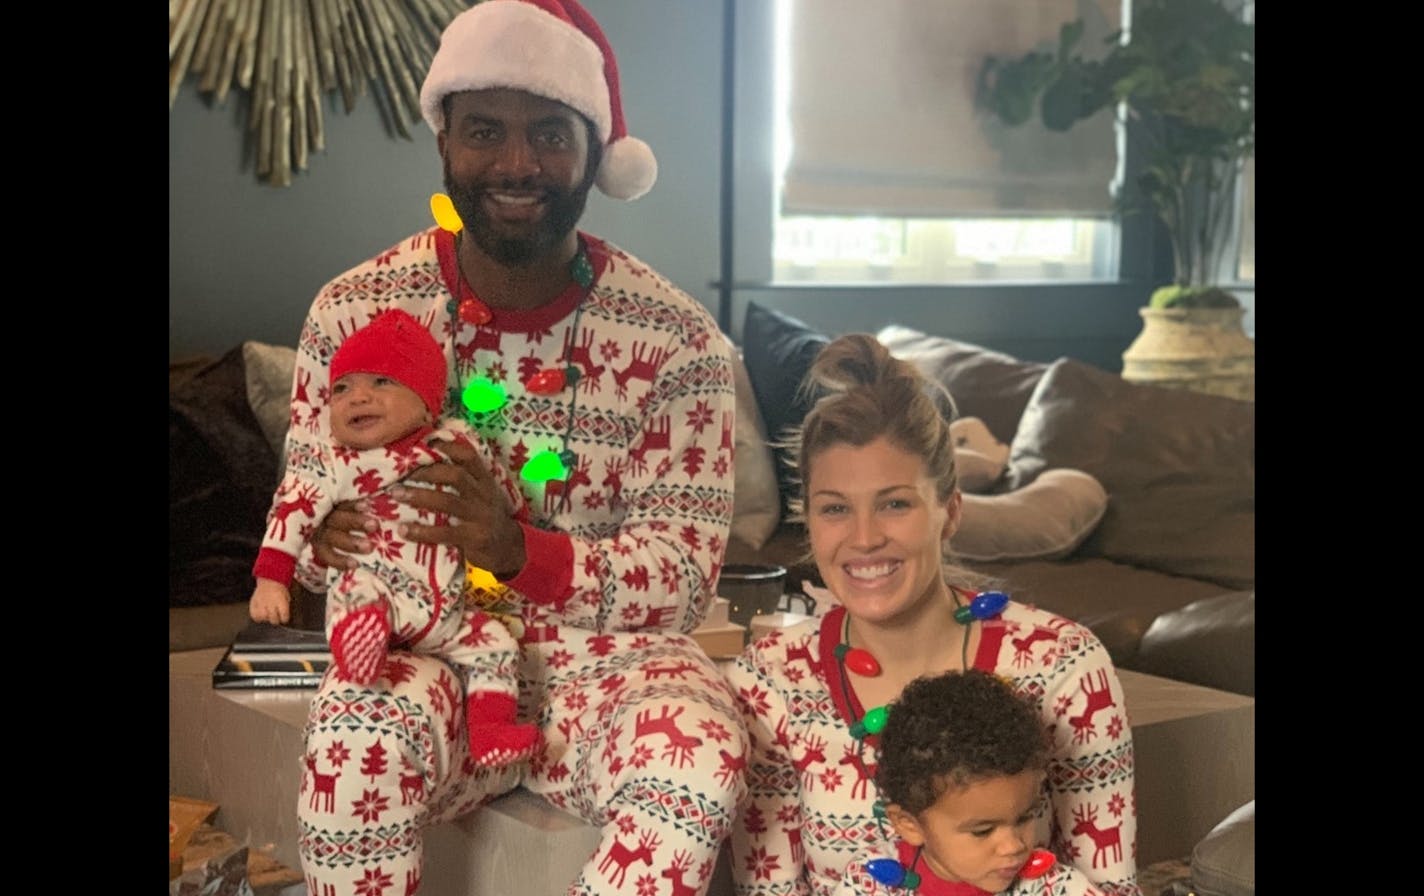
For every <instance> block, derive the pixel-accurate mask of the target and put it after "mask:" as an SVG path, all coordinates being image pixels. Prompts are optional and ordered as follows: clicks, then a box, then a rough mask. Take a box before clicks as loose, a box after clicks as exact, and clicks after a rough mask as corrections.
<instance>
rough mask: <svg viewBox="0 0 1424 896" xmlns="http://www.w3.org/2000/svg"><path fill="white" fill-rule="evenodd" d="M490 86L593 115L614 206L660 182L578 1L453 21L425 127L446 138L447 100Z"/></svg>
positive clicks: (603, 186) (482, 11)
mask: <svg viewBox="0 0 1424 896" xmlns="http://www.w3.org/2000/svg"><path fill="white" fill-rule="evenodd" d="M488 87H508V88H512V89H516V90H525V91H528V92H529V93H534V94H538V95H539V96H543V97H548V98H549V99H552V100H557V101H559V102H561V103H563V104H564V105H566V106H568V107H569V108H571V109H574V110H575V111H577V112H579V113H581V114H583V115H585V116H587V117H588V119H589V120H590V121H592V122H593V124H594V128H595V129H596V130H597V131H598V136H599V139H601V140H602V141H603V143H604V147H603V161H602V162H601V163H600V164H599V167H598V174H597V177H596V178H595V181H594V182H595V183H596V184H597V185H598V188H599V189H600V190H602V191H603V192H604V193H606V194H607V195H609V196H611V197H613V198H614V199H637V198H638V197H639V196H642V195H643V194H644V193H646V192H648V190H650V189H652V187H653V183H654V182H656V181H657V179H658V162H657V159H656V158H655V157H654V156H653V151H652V149H651V148H649V146H648V144H646V143H644V142H643V141H642V140H639V139H637V138H636V137H630V136H629V135H628V125H627V122H626V121H625V119H624V117H623V101H622V97H621V96H620V91H619V87H618V62H617V60H616V59H615V58H614V55H613V48H612V47H611V46H609V44H608V40H607V38H605V37H604V35H603V29H601V28H599V27H598V23H597V22H596V21H594V18H593V16H591V15H589V13H588V11H587V10H585V9H584V8H583V7H582V6H580V5H579V3H578V2H577V0H483V2H481V3H477V4H475V5H474V6H472V7H470V8H469V9H467V10H465V11H464V12H462V13H460V14H459V15H457V16H456V17H455V18H454V19H452V20H451V22H450V24H449V25H448V26H446V28H445V32H444V33H443V34H442V35H441V36H440V47H439V49H437V50H436V51H435V58H434V59H433V60H431V63H430V71H429V72H428V73H427V74H426V76H425V83H424V85H422V87H421V88H420V110H421V113H422V114H423V115H424V116H425V121H426V123H427V124H428V125H430V129H431V130H432V131H435V132H436V133H437V134H438V133H440V131H442V130H443V129H444V127H445V113H444V110H443V109H442V108H441V100H443V99H444V97H445V95H446V94H449V93H455V92H457V91H461V90H482V89H484V88H488Z"/></svg>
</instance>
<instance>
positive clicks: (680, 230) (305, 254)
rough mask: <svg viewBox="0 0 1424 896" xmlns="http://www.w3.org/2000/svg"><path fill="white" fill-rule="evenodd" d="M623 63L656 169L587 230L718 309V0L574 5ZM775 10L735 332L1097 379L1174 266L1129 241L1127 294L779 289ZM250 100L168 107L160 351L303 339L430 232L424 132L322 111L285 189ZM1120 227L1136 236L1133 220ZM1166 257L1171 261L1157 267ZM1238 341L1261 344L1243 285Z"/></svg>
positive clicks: (189, 97) (760, 73)
mask: <svg viewBox="0 0 1424 896" xmlns="http://www.w3.org/2000/svg"><path fill="white" fill-rule="evenodd" d="M585 5H586V6H587V7H588V9H589V10H590V11H591V12H593V14H594V15H595V16H597V17H598V18H599V20H600V22H601V23H602V25H603V28H604V30H605V32H607V34H608V36H609V40H610V41H611V42H612V43H613V46H614V49H615V50H616V52H617V54H618V64H619V69H620V74H621V76H622V82H623V98H624V105H625V109H626V113H627V117H628V124H629V129H630V131H631V133H633V134H634V135H635V136H638V137H641V138H642V139H644V140H646V141H647V142H648V143H649V145H650V146H652V148H653V151H654V153H655V154H656V155H657V157H658V163H659V175H658V182H657V185H656V186H655V187H654V188H653V190H652V192H651V193H649V194H648V195H646V196H644V197H643V198H641V199H638V200H636V201H634V202H631V203H624V202H618V201H615V200H611V199H608V198H607V197H605V196H603V195H602V194H601V193H599V192H598V191H597V190H595V191H594V192H593V193H592V194H591V196H590V199H589V206H588V212H587V214H586V215H585V217H584V220H583V222H582V225H581V226H583V227H584V228H585V229H587V230H589V231H591V232H593V233H596V234H597V235H599V236H601V237H603V238H605V239H608V240H611V241H613V242H614V243H617V244H619V245H621V246H622V247H624V248H625V249H627V250H628V251H630V252H632V253H633V254H635V255H637V256H639V257H641V258H643V259H644V260H645V261H647V262H649V263H650V264H652V265H653V266H654V267H655V268H657V269H659V270H660V271H662V272H663V273H664V274H665V275H667V276H668V277H669V278H670V279H671V280H672V281H673V282H675V283H678V284H679V285H681V286H682V287H683V288H684V289H686V290H687V291H688V292H689V293H691V294H692V295H693V296H695V297H696V298H697V299H698V300H700V301H701V302H702V303H703V304H705V305H706V306H707V307H708V308H709V309H712V310H713V311H715V310H716V309H717V304H718V300H719V284H720V251H721V249H720V240H721V226H720V217H721V205H720V203H721V166H722V151H721V144H722V140H723V128H722V68H723V66H722V33H723V4H722V3H721V2H714V0H585ZM771 6H772V5H771V3H769V2H766V0H739V2H738V3H737V29H738V30H737V60H736V69H735V71H736V86H735V97H736V118H735V126H734V128H733V134H734V137H735V151H734V153H733V154H732V159H733V165H734V166H735V169H734V170H735V180H736V182H737V187H738V188H737V191H736V202H735V208H734V214H733V215H732V219H733V221H734V224H733V226H732V227H731V229H730V231H731V234H732V242H733V244H734V246H735V254H736V263H735V266H734V270H733V272H732V278H731V279H732V282H734V283H735V284H736V288H735V290H733V291H732V299H731V302H730V306H729V312H730V313H729V315H728V321H729V330H730V332H731V333H732V335H733V337H734V338H740V335H741V322H742V314H743V312H744V309H745V306H746V303H747V302H748V301H755V302H757V303H759V304H761V305H765V306H768V307H772V308H776V309H778V310H782V311H785V312H786V313H788V314H791V315H793V316H795V317H798V318H800V319H802V320H804V321H806V322H807V323H808V324H810V325H812V326H814V327H817V328H818V329H821V330H823V331H824V332H827V333H830V334H833V335H834V334H838V333H844V332H849V331H852V330H874V329H877V328H878V327H879V326H881V325H882V324H885V323H892V322H893V323H901V324H905V325H908V326H912V327H916V328H918V329H922V330H926V331H928V332H934V333H942V334H945V335H950V336H954V337H956V338H959V339H963V340H966V341H970V342H977V343H979V344H981V345H986V346H989V347H992V348H996V349H999V350H1001V351H1005V352H1009V353H1010V354H1014V355H1017V356H1019V357H1023V358H1026V359H1031V360H1042V361H1051V360H1053V359H1055V358H1057V357H1060V356H1064V355H1067V356H1071V357H1075V358H1078V359H1080V360H1084V361H1087V362H1089V363H1093V364H1097V365H1098V366H1100V367H1103V368H1104V369H1107V370H1112V371H1118V370H1120V369H1121V366H1122V364H1121V355H1122V352H1123V351H1124V350H1125V349H1126V348H1127V346H1128V345H1129V344H1130V342H1131V341H1132V339H1133V338H1134V337H1135V336H1136V335H1137V333H1138V332H1139V330H1140V329H1141V319H1140V317H1139V316H1138V313H1137V309H1138V308H1139V307H1140V306H1141V305H1142V304H1144V303H1145V301H1146V299H1147V296H1148V295H1149V294H1150V292H1151V289H1152V286H1153V283H1154V280H1156V281H1157V282H1160V279H1159V278H1160V273H1159V272H1160V271H1162V270H1165V271H1167V272H1168V276H1170V255H1169V254H1168V255H1166V256H1164V255H1163V251H1162V250H1163V249H1164V248H1165V246H1164V245H1163V244H1161V243H1160V241H1158V242H1157V243H1156V244H1155V247H1154V241H1153V239H1152V237H1151V236H1150V235H1144V234H1142V233H1140V232H1136V231H1133V232H1125V233H1124V236H1123V248H1122V253H1123V260H1124V277H1125V279H1126V280H1127V281H1128V282H1127V283H1125V284H1101V283H1098V284H1066V285H1047V286H1046V285H1041V284H1040V285H1021V286H1013V285H994V286H972V285H966V286H955V287H892V288H884V287H881V288H877V289H876V290H874V292H873V293H872V292H871V291H869V290H866V289H860V288H855V287H819V288H818V287H792V288H784V287H776V288H773V287H770V286H768V285H767V283H766V280H767V277H768V276H769V273H770V267H771V260H770V257H771V252H770V239H771V228H770V202H771V198H770V186H769V185H770V165H771V162H770V157H771V138H770V130H769V129H770V127H771V115H770V102H771V99H770V85H771V71H770V69H769V66H768V65H767V64H766V63H765V60H766V59H767V58H768V54H769V50H768V47H769V41H770V27H771V26H770V22H771V18H770V10H771ZM245 114H246V109H245V107H244V105H243V104H242V102H241V97H240V96H239V95H238V94H236V93H233V94H229V96H228V98H227V102H226V104H225V106H222V107H216V108H209V106H208V105H207V103H206V100H205V98H203V97H202V96H201V95H199V94H198V93H197V91H196V89H195V88H194V86H193V83H192V79H191V78H190V80H189V83H188V84H185V85H184V87H183V88H182V90H181V91H180V93H179V96H178V98H177V101H176V102H175V104H174V106H173V109H172V111H171V112H170V114H169V133H168V146H169V172H168V181H169V238H168V241H169V258H170V261H169V287H168V301H169V337H168V352H169V358H170V360H172V359H174V358H179V357H184V356H187V355H191V354H196V353H205V354H220V353H222V352H223V351H226V350H227V349H229V348H231V347H232V346H234V345H236V344H238V343H240V342H242V341H243V340H247V339H256V340H261V341H264V342H274V343H283V344H294V343H295V342H296V340H297V337H298V335H299V333H300V330H301V323H302V318H303V316H304V315H305V313H306V309H307V306H308V305H309V304H310V302H311V299H312V297H313V296H314V295H315V294H316V291H317V290H318V289H319V288H320V287H321V285H322V284H323V283H325V282H326V281H327V280H329V279H331V278H332V277H334V276H336V275H337V274H339V273H341V272H342V271H344V270H346V269H347V268H348V267H350V266H352V265H354V264H356V263H358V262H360V261H362V260H364V259H365V258H366V257H367V256H369V255H372V254H374V253H375V252H378V251H380V250H381V249H384V248H386V247H387V246H389V245H391V244H393V243H395V242H396V241H398V240H400V239H401V238H403V237H405V236H407V235H409V234H411V233H413V232H415V231H417V230H420V229H423V228H425V227H427V226H429V224H430V223H431V219H430V212H429V205H428V203H429V197H430V194H431V193H432V192H435V191H437V190H440V189H441V184H440V164H439V156H438V154H437V153H436V149H435V138H434V135H433V134H431V133H430V130H429V128H427V127H426V126H425V125H424V123H423V122H419V123H417V124H415V125H412V126H411V128H410V130H411V132H412V134H413V139H411V140H406V139H405V138H403V137H399V136H391V135H388V134H387V132H386V130H385V127H384V125H383V123H382V121H381V116H380V113H379V111H378V110H377V107H376V105H375V102H374V100H373V98H372V96H371V95H370V94H369V93H368V94H367V95H365V96H363V97H362V98H361V99H360V100H359V101H358V103H357V105H356V108H355V109H354V110H353V111H352V112H351V113H350V114H347V113H346V112H344V111H343V110H342V108H341V102H340V99H339V95H337V96H333V97H330V98H329V102H328V109H327V112H326V114H325V116H324V123H325V130H326V147H327V148H326V149H325V151H323V152H321V153H314V154H312V156H311V159H310V162H309V165H308V169H307V170H306V171H304V172H299V173H297V174H295V175H294V182H293V184H292V185H291V186H288V187H281V188H279V187H271V186H267V185H265V184H263V183H261V182H259V181H258V180H257V178H256V176H255V174H254V173H253V171H252V164H251V161H250V159H249V158H248V157H247V155H248V151H246V150H245V149H244V146H245V144H246V143H247V142H248V138H247V136H246V130H245V119H244V116H245ZM1129 231H1131V228H1129ZM1164 259H1165V267H1164ZM1241 295H1242V298H1243V300H1244V301H1245V303H1246V304H1247V307H1248V314H1247V331H1248V332H1249V333H1251V334H1252V335H1253V336H1254V331H1255V323H1254V299H1255V296H1254V291H1247V292H1243V293H1241Z"/></svg>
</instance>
